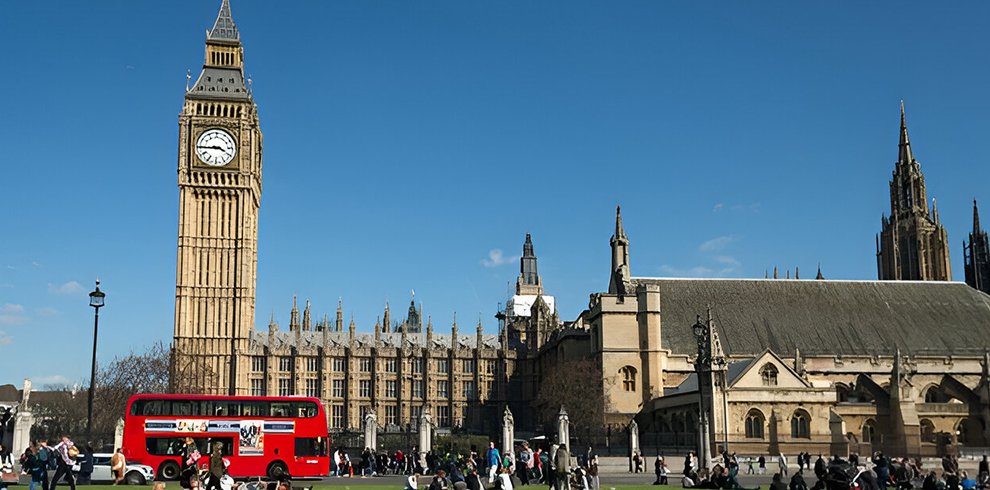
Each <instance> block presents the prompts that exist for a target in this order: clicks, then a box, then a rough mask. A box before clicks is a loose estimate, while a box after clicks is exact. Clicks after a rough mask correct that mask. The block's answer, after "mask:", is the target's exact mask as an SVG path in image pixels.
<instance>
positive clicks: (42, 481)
mask: <svg viewBox="0 0 990 490" xmlns="http://www.w3.org/2000/svg"><path fill="white" fill-rule="evenodd" d="M39 452H40V448H39V446H38V444H37V443H35V444H34V445H33V446H31V447H29V448H27V451H24V456H23V457H22V458H21V469H22V470H24V471H25V472H27V474H28V475H31V484H30V486H29V487H28V490H35V489H37V488H38V487H41V490H45V487H47V486H48V462H47V461H46V462H42V461H41V460H40V459H38V453H39Z"/></svg>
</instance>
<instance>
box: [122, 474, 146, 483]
mask: <svg viewBox="0 0 990 490" xmlns="http://www.w3.org/2000/svg"><path fill="white" fill-rule="evenodd" d="M124 481H125V482H127V484H128V485H144V484H146V483H147V482H146V481H144V476H143V475H141V473H139V472H137V471H132V472H130V473H128V474H127V476H125V477H124Z"/></svg>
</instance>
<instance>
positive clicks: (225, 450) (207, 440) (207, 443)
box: [196, 437, 234, 456]
mask: <svg viewBox="0 0 990 490" xmlns="http://www.w3.org/2000/svg"><path fill="white" fill-rule="evenodd" d="M218 442H219V443H220V444H222V445H223V447H222V448H221V449H220V454H223V455H224V456H231V455H233V454H234V438H233V437H197V438H196V447H198V448H199V453H200V454H202V455H203V456H209V455H210V454H213V445H214V444H216V443H218Z"/></svg>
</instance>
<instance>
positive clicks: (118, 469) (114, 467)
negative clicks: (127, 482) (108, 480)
mask: <svg viewBox="0 0 990 490" xmlns="http://www.w3.org/2000/svg"><path fill="white" fill-rule="evenodd" d="M126 472H127V458H125V457H124V449H123V448H119V447H118V448H117V452H115V453H113V456H111V457H110V473H111V474H112V475H113V484H114V485H117V484H119V483H120V482H122V481H124V473H126Z"/></svg>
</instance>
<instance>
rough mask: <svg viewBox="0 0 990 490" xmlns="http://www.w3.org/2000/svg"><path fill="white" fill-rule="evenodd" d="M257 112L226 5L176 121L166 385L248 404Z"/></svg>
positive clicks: (257, 178) (258, 183)
mask: <svg viewBox="0 0 990 490" xmlns="http://www.w3.org/2000/svg"><path fill="white" fill-rule="evenodd" d="M261 154H262V136H261V128H260V126H259V122H258V107H257V106H256V105H255V103H254V100H253V98H252V96H251V91H250V90H249V89H248V87H247V86H246V85H245V83H244V49H243V47H242V46H241V40H240V33H239V32H238V31H237V26H235V25H234V19H233V17H232V16H231V13H230V3H229V1H228V0H223V3H222V4H221V6H220V13H219V15H218V16H217V20H216V22H215V23H214V24H213V28H212V29H210V30H209V31H208V32H207V34H206V61H205V62H204V63H203V70H202V71H201V72H200V74H199V78H197V79H196V83H195V84H193V85H192V86H191V87H187V90H186V96H185V103H184V104H183V106H182V113H181V115H180V116H179V165H178V174H179V234H178V235H179V236H178V260H177V264H176V276H175V332H174V339H173V344H172V349H173V366H172V373H171V374H172V384H173V389H174V390H176V391H178V392H187V393H209V394H244V393H246V391H247V390H246V386H245V382H242V377H244V374H245V369H247V366H246V365H244V362H243V361H242V360H239V357H242V356H240V355H239V353H241V352H244V351H245V349H246V347H247V343H248V339H249V337H250V335H251V332H252V330H254V297H255V284H256V282H257V279H256V272H257V264H258V208H259V206H260V203H261Z"/></svg>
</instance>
